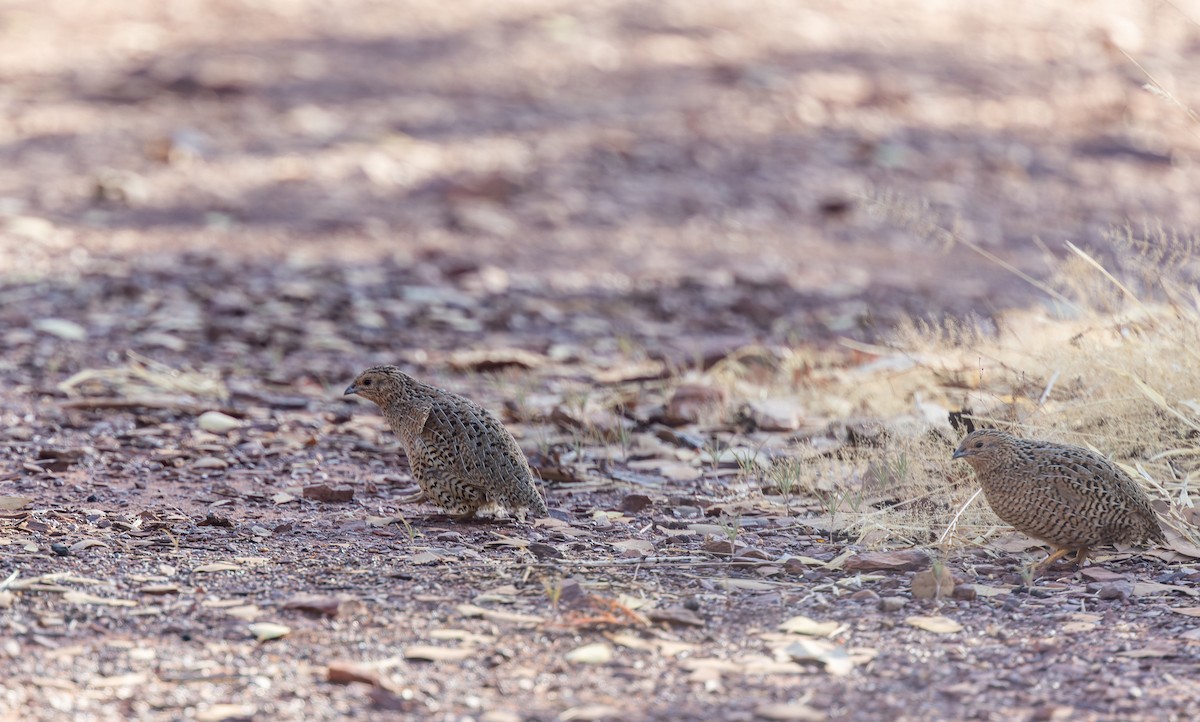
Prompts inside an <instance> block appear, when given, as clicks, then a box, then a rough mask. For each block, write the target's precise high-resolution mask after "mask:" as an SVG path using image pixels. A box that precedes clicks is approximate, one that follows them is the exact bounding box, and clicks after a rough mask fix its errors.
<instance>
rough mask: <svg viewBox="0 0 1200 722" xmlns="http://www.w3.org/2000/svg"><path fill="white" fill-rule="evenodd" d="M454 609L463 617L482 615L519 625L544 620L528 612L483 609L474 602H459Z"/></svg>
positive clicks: (540, 622)
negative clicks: (518, 612)
mask: <svg viewBox="0 0 1200 722" xmlns="http://www.w3.org/2000/svg"><path fill="white" fill-rule="evenodd" d="M455 609H457V610H458V613H459V614H461V615H463V616H464V617H483V618H484V619H490V620H492V621H493V622H511V623H513V624H521V625H535V624H542V623H543V622H545V621H546V620H545V619H543V618H541V617H535V616H533V615H530V614H517V613H516V612H504V611H500V610H495V609H485V608H483V607H477V606H475V605H474V604H460V605H458V606H457V607H455Z"/></svg>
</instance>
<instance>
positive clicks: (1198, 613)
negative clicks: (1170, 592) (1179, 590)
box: [1171, 607, 1200, 617]
mask: <svg viewBox="0 0 1200 722" xmlns="http://www.w3.org/2000/svg"><path fill="white" fill-rule="evenodd" d="M1171 611H1172V612H1175V613H1176V614H1183V615H1186V616H1189V617H1200V607H1171Z"/></svg>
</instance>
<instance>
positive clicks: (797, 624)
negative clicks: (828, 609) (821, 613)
mask: <svg viewBox="0 0 1200 722" xmlns="http://www.w3.org/2000/svg"><path fill="white" fill-rule="evenodd" d="M841 627H842V625H841V623H840V622H818V621H816V620H814V619H810V618H808V617H805V616H803V615H801V616H797V617H792V618H791V619H789V620H787V621H786V622H783V623H782V624H780V625H779V629H780V630H782V631H784V632H791V633H792V634H807V635H808V636H810V637H832V636H833V635H834V633H835V632H837V631H838V630H839V629H841Z"/></svg>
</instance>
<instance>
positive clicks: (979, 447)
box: [975, 441, 983, 449]
mask: <svg viewBox="0 0 1200 722" xmlns="http://www.w3.org/2000/svg"><path fill="white" fill-rule="evenodd" d="M975 448H976V449H982V448H983V442H982V441H976V442H975Z"/></svg>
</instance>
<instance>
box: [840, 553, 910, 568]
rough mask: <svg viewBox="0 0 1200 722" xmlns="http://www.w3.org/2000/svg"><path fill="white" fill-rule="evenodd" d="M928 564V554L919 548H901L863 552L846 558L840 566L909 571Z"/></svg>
mask: <svg viewBox="0 0 1200 722" xmlns="http://www.w3.org/2000/svg"><path fill="white" fill-rule="evenodd" d="M927 566H929V555H928V554H926V553H925V552H923V551H921V550H920V549H901V550H897V551H890V552H864V553H862V554H855V555H854V556H852V557H850V558H849V559H847V560H846V562H845V564H843V566H842V568H843V569H845V570H846V571H848V572H878V571H891V572H911V571H916V570H918V569H923V568H925V567H927Z"/></svg>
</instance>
